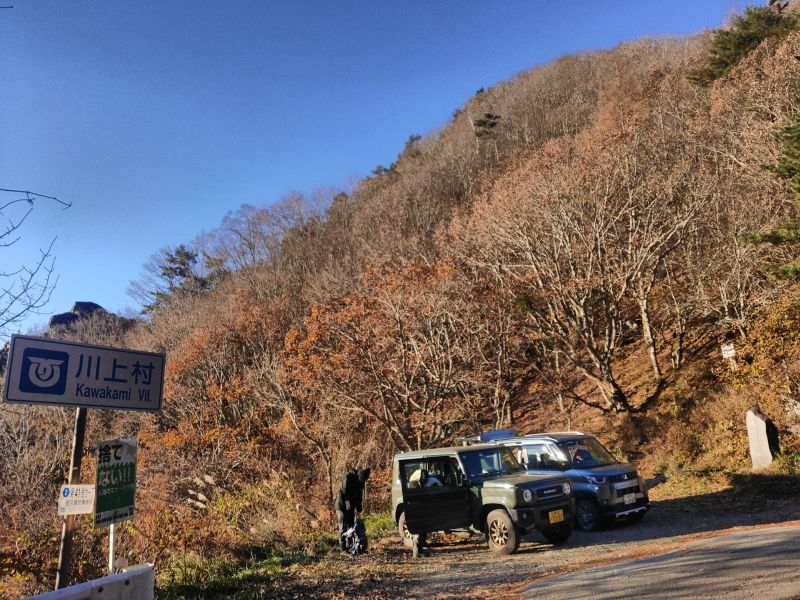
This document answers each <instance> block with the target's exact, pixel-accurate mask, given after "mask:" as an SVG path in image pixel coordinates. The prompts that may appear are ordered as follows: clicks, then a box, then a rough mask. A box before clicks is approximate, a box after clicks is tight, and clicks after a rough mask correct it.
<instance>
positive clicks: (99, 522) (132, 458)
mask: <svg viewBox="0 0 800 600" xmlns="http://www.w3.org/2000/svg"><path fill="white" fill-rule="evenodd" d="M95 485H96V486H97V492H96V494H95V502H94V526H95V527H105V526H107V525H110V524H111V523H116V522H118V521H127V520H128V519H132V518H133V509H134V505H135V503H136V440H135V439H124V440H109V441H107V442H100V443H99V444H97V479H95Z"/></svg>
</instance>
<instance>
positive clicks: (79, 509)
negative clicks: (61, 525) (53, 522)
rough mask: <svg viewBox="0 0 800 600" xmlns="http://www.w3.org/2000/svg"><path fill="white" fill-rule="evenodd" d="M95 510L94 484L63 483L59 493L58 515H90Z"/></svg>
mask: <svg viewBox="0 0 800 600" xmlns="http://www.w3.org/2000/svg"><path fill="white" fill-rule="evenodd" d="M93 511H94V486H93V485H84V484H78V485H62V486H61V492H60V493H59V494H58V516H59V517H63V516H66V515H88V514H90V513H92V512H93Z"/></svg>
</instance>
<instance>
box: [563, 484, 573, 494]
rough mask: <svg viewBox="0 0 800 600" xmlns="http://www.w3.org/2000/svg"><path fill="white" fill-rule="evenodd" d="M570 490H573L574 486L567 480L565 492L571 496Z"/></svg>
mask: <svg viewBox="0 0 800 600" xmlns="http://www.w3.org/2000/svg"><path fill="white" fill-rule="evenodd" d="M570 492H572V486H571V485H570V484H569V482H567V483H565V484H564V494H565V495H567V496H569V494H570Z"/></svg>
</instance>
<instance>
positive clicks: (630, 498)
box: [622, 494, 636, 504]
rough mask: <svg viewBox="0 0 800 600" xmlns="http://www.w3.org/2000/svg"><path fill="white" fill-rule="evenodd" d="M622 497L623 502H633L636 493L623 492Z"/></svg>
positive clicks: (634, 501)
mask: <svg viewBox="0 0 800 600" xmlns="http://www.w3.org/2000/svg"><path fill="white" fill-rule="evenodd" d="M622 499H623V500H624V502H625V504H635V503H636V494H625V495H624V496H623V497H622Z"/></svg>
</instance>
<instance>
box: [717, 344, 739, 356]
mask: <svg viewBox="0 0 800 600" xmlns="http://www.w3.org/2000/svg"><path fill="white" fill-rule="evenodd" d="M720 350H722V358H735V357H736V347H735V346H734V345H733V344H722V345H721V346H720Z"/></svg>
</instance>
